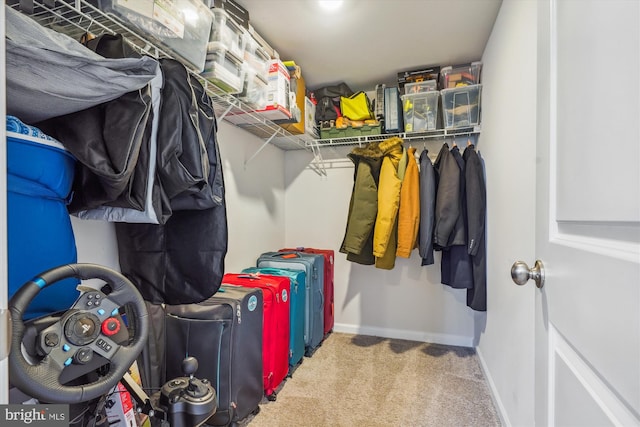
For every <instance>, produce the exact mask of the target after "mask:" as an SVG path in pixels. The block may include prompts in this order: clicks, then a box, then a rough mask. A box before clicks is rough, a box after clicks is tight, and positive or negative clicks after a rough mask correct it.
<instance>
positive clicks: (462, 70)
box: [440, 62, 482, 89]
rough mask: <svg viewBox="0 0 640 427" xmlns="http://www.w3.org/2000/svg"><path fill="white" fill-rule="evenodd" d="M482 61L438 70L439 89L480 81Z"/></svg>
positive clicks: (473, 83)
mask: <svg viewBox="0 0 640 427" xmlns="http://www.w3.org/2000/svg"><path fill="white" fill-rule="evenodd" d="M481 69H482V62H472V63H471V64H469V65H463V66H456V67H452V66H449V67H444V68H443V69H442V70H440V89H453V88H456V87H460V86H469V85H475V84H478V83H480V71H481Z"/></svg>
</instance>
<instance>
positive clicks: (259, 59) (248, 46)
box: [244, 33, 271, 79]
mask: <svg viewBox="0 0 640 427" xmlns="http://www.w3.org/2000/svg"><path fill="white" fill-rule="evenodd" d="M246 39H247V40H246V43H245V49H244V61H245V62H246V63H247V65H249V67H250V68H252V69H253V70H254V71H255V72H256V74H258V75H261V76H263V77H264V78H265V79H266V78H268V76H269V62H270V61H271V57H270V56H269V53H268V52H267V51H266V50H265V49H264V48H263V47H261V46H260V45H259V44H258V42H257V41H255V40H254V39H253V37H252V36H251V34H249V33H247V37H246Z"/></svg>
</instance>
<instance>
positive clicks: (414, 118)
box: [402, 80, 439, 132]
mask: <svg viewBox="0 0 640 427" xmlns="http://www.w3.org/2000/svg"><path fill="white" fill-rule="evenodd" d="M404 90H405V94H404V95H402V114H403V117H404V130H405V132H425V131H432V130H436V129H437V120H438V95H439V93H438V85H437V82H436V80H426V81H424V82H419V83H407V84H406V85H405V86H404Z"/></svg>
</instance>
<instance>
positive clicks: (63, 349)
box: [62, 344, 71, 351]
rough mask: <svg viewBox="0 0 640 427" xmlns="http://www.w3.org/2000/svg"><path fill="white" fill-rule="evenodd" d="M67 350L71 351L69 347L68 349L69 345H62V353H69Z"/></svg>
mask: <svg viewBox="0 0 640 427" xmlns="http://www.w3.org/2000/svg"><path fill="white" fill-rule="evenodd" d="M69 350H71V347H69V345H68V344H64V345H63V346H62V351H69Z"/></svg>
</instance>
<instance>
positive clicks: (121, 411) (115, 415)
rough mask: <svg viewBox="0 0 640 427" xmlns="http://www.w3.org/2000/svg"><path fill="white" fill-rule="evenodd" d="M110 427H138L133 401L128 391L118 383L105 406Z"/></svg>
mask: <svg viewBox="0 0 640 427" xmlns="http://www.w3.org/2000/svg"><path fill="white" fill-rule="evenodd" d="M105 410H106V412H107V420H108V421H109V427H136V426H137V425H138V424H137V422H136V418H135V411H134V409H133V399H132V398H131V395H130V394H129V392H128V391H127V389H126V388H125V387H124V386H123V385H122V383H120V382H118V384H116V386H115V387H114V388H113V389H112V390H111V392H110V393H109V397H108V398H107V403H106V405H105Z"/></svg>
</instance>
